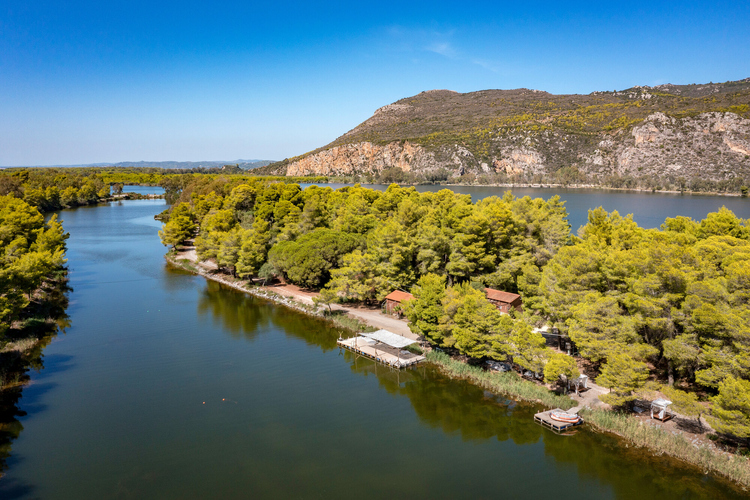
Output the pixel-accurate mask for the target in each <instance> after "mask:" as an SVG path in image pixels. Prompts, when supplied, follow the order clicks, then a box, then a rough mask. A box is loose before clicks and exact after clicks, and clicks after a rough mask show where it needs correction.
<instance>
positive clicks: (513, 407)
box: [19, 281, 738, 498]
mask: <svg viewBox="0 0 750 500" xmlns="http://www.w3.org/2000/svg"><path fill="white" fill-rule="evenodd" d="M198 310H199V312H200V313H201V314H211V316H212V318H213V319H214V321H217V322H218V323H219V324H220V325H222V326H223V327H225V328H226V329H227V330H229V331H230V332H232V333H233V334H235V335H240V334H242V335H244V336H245V337H246V338H248V339H253V338H254V337H255V336H256V335H257V333H258V332H259V331H261V330H263V329H268V328H270V327H273V328H274V329H278V330H281V331H282V332H284V333H285V334H286V335H288V336H291V337H295V338H299V339H301V340H304V341H305V342H306V343H307V344H309V345H316V346H319V347H320V348H321V349H322V350H324V351H327V350H330V349H335V348H336V338H337V337H338V335H339V330H337V329H336V328H334V327H333V326H332V325H331V324H330V323H328V322H326V321H323V320H317V319H315V318H310V317H309V316H306V315H304V314H302V313H298V312H296V311H292V310H290V309H288V308H285V307H279V306H276V305H274V304H272V303H269V302H266V301H263V300H259V299H256V298H254V297H252V296H249V295H247V294H244V293H240V292H237V291H235V290H232V289H231V288H228V287H224V286H222V285H220V284H218V283H215V282H211V281H209V282H208V285H207V287H206V289H205V291H204V293H203V295H202V296H201V298H200V301H199V306H198ZM342 354H343V355H344V358H345V359H346V360H347V362H348V363H349V364H350V367H351V370H352V371H353V372H354V373H357V374H359V375H364V376H376V377H377V380H378V383H379V385H380V386H381V387H382V388H383V389H385V390H386V391H387V392H388V393H390V394H394V395H402V396H406V397H408V398H409V401H410V402H411V404H412V406H413V408H414V411H415V413H416V415H417V416H418V417H419V419H420V421H422V422H423V423H425V424H427V425H428V426H430V427H432V428H435V429H440V430H442V431H443V432H445V433H447V434H458V435H460V436H461V438H462V439H464V440H467V441H484V440H489V439H497V440H498V441H506V440H511V441H512V442H513V443H515V444H517V445H527V444H534V443H538V442H539V440H540V438H541V439H542V440H543V443H544V451H545V454H546V455H547V456H550V457H552V458H553V459H554V461H555V463H556V464H557V465H558V466H562V465H563V464H569V465H571V466H574V467H575V472H574V471H572V470H571V472H570V473H571V474H578V476H579V477H583V478H588V479H590V480H592V481H595V482H599V483H601V484H602V485H603V487H605V488H612V490H613V492H614V494H615V497H617V498H635V497H637V496H641V495H642V493H643V492H644V491H645V490H648V491H649V492H654V493H656V494H657V496H658V495H659V494H660V493H661V496H662V497H664V498H734V497H737V496H738V492H737V491H735V490H733V489H732V488H731V486H729V485H728V484H726V483H725V482H717V481H713V480H711V479H710V478H708V477H706V476H704V475H702V474H700V471H698V470H697V469H695V468H692V467H689V466H686V465H684V464H682V463H681V462H678V461H676V460H672V459H669V458H666V457H654V456H653V455H652V454H651V453H649V452H648V451H644V450H642V449H634V448H626V447H625V443H624V442H622V441H621V440H619V439H617V438H615V437H613V436H610V435H604V434H599V433H595V432H592V431H590V430H587V429H582V430H581V431H579V432H577V433H575V435H569V436H558V435H556V434H553V433H552V432H551V431H548V430H545V429H543V428H542V427H541V426H540V425H538V424H536V423H535V422H534V421H533V415H534V412H535V408H534V407H533V406H531V405H524V404H518V405H517V404H516V403H514V402H512V401H509V400H507V399H505V398H503V397H502V396H496V395H494V394H491V393H488V392H486V391H484V390H482V389H481V388H479V387H477V386H475V385H473V384H471V383H468V382H466V381H464V380H456V379H451V378H449V377H446V376H445V375H442V374H441V373H440V372H439V371H438V370H437V369H435V368H433V367H431V366H429V365H426V364H424V365H420V366H418V367H416V368H414V369H410V370H401V371H398V370H394V369H392V368H389V367H387V366H384V365H379V364H376V363H375V362H374V361H372V360H370V359H367V358H363V357H358V358H356V359H355V355H354V354H353V353H352V352H350V351H347V350H342ZM19 425H20V424H19ZM545 467H550V465H549V464H548V463H547V464H545Z"/></svg>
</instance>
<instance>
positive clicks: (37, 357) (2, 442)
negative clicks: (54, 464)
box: [0, 285, 70, 498]
mask: <svg viewBox="0 0 750 500" xmlns="http://www.w3.org/2000/svg"><path fill="white" fill-rule="evenodd" d="M69 291H70V289H69V288H68V287H67V286H64V285H63V286H61V287H60V288H59V289H57V290H50V291H48V297H47V298H48V300H47V301H46V302H44V303H42V304H32V305H31V306H30V309H28V310H27V313H28V314H29V318H27V319H26V320H25V321H24V322H23V326H22V327H21V328H20V329H11V330H9V331H8V332H6V339H7V340H8V341H11V342H13V341H21V342H22V341H24V340H30V339H37V340H38V342H37V343H36V344H35V345H34V347H32V348H31V349H29V350H25V351H23V352H18V351H15V350H4V351H3V352H0V381H1V382H2V385H3V389H2V390H0V477H2V476H3V475H4V473H5V471H6V470H7V469H8V468H9V467H10V463H11V457H12V455H11V450H12V444H13V441H14V440H16V439H17V438H18V437H19V435H20V434H21V431H23V425H22V424H21V422H20V420H19V418H21V417H25V416H26V415H28V414H31V413H36V412H40V411H43V410H44V407H43V406H42V405H36V406H35V405H34V404H33V402H34V395H35V394H42V393H44V392H45V391H46V390H49V384H47V385H45V384H35V385H34V386H33V387H27V384H28V382H29V380H30V376H29V371H30V370H36V371H37V372H40V371H42V370H44V369H45V364H50V363H48V362H47V360H45V358H44V355H43V354H42V353H43V351H44V348H45V347H46V346H47V345H48V344H49V343H50V342H51V341H52V339H53V338H54V337H56V336H57V334H58V333H60V332H64V331H65V329H66V328H68V327H70V318H69V316H68V315H67V314H66V312H65V310H66V308H67V307H68V292H69ZM51 364H52V365H55V363H54V361H53V362H52V363H51ZM22 395H23V396H24V407H25V408H26V410H25V411H24V410H21V409H20V404H19V402H20V399H21V396H22ZM27 491H28V487H27V486H24V485H22V484H20V483H12V484H8V483H7V482H3V485H2V489H0V493H2V494H3V496H4V497H8V498H12V495H13V494H14V493H13V492H16V493H15V494H25V493H26V492H27ZM8 495H10V496H8Z"/></svg>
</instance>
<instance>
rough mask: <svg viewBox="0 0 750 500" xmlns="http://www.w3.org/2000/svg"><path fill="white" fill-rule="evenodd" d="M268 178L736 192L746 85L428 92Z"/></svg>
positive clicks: (749, 170) (745, 129)
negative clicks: (561, 91)
mask: <svg viewBox="0 0 750 500" xmlns="http://www.w3.org/2000/svg"><path fill="white" fill-rule="evenodd" d="M260 171H261V172H263V173H273V174H281V175H284V174H286V175H310V174H315V175H329V176H357V177H360V178H363V179H372V180H410V181H415V182H420V181H443V180H451V181H454V182H478V183H491V182H532V183H538V182H547V183H552V182H555V183H562V184H570V183H592V184H598V185H615V186H617V185H619V186H622V187H636V186H638V187H652V188H669V187H672V188H678V189H679V188H684V189H694V190H705V189H718V190H723V191H737V190H738V189H739V186H740V185H742V184H747V183H750V78H747V79H744V80H741V81H736V82H726V83H710V84H704V85H672V84H665V85H660V86H657V87H633V88H630V89H626V90H617V91H605V92H593V93H591V94H588V95H553V94H549V93H547V92H543V91H538V90H529V89H516V90H484V91H479V92H471V93H466V94H461V93H458V92H453V91H449V90H432V91H427V92H422V93H420V94H418V95H416V96H413V97H408V98H405V99H401V100H399V101H397V102H395V103H393V104H389V105H387V106H383V107H382V108H379V109H378V110H376V111H375V113H374V114H373V116H372V117H371V118H369V119H368V120H366V121H364V122H363V123H361V124H360V125H358V126H357V127H355V128H354V129H352V130H350V131H349V132H347V133H345V134H344V135H342V136H341V137H339V138H338V139H336V140H335V141H333V142H331V143H330V144H328V145H326V146H324V147H322V148H319V149H317V150H315V151H311V152H309V153H307V154H305V155H302V156H299V157H296V158H290V159H287V160H284V161H282V162H278V163H273V164H271V165H269V166H267V167H263V168H261V170H260ZM399 178H400V179H399Z"/></svg>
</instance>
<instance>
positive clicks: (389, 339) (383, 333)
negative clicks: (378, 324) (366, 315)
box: [360, 330, 416, 349]
mask: <svg viewBox="0 0 750 500" xmlns="http://www.w3.org/2000/svg"><path fill="white" fill-rule="evenodd" d="M360 335H361V336H362V337H367V338H368V339H373V340H377V341H378V342H381V343H383V344H386V345H389V346H391V347H395V348H397V349H401V348H402V347H406V346H408V345H411V344H414V343H415V342H416V340H412V339H409V338H406V337H404V336H402V335H398V334H397V333H393V332H389V331H388V330H378V331H377V332H372V333H360Z"/></svg>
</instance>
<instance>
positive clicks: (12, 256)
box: [0, 196, 68, 344]
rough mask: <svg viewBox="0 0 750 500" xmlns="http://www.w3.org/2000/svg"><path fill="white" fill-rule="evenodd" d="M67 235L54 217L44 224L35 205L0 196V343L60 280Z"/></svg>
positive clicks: (63, 271)
mask: <svg viewBox="0 0 750 500" xmlns="http://www.w3.org/2000/svg"><path fill="white" fill-rule="evenodd" d="M67 238H68V235H67V234H66V233H65V232H64V230H63V227H62V224H61V223H60V222H59V221H58V220H57V216H54V215H53V216H52V218H50V220H49V221H48V222H46V223H45V221H44V217H43V216H42V214H41V213H40V212H39V210H38V209H37V208H35V207H33V206H31V205H29V204H28V203H26V202H25V201H23V200H21V199H18V198H14V197H13V196H0V290H1V292H0V344H4V343H5V342H7V338H6V335H7V334H8V332H9V330H10V329H11V328H13V327H14V322H17V321H20V320H23V319H25V318H28V317H29V316H28V311H30V310H33V309H34V307H32V306H33V305H34V304H37V305H38V304H41V303H43V302H45V300H46V298H47V296H48V295H50V294H52V293H53V292H54V290H55V289H56V288H57V287H58V286H59V283H60V282H61V281H62V280H63V279H64V275H65V268H64V264H65V240H66V239H67Z"/></svg>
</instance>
